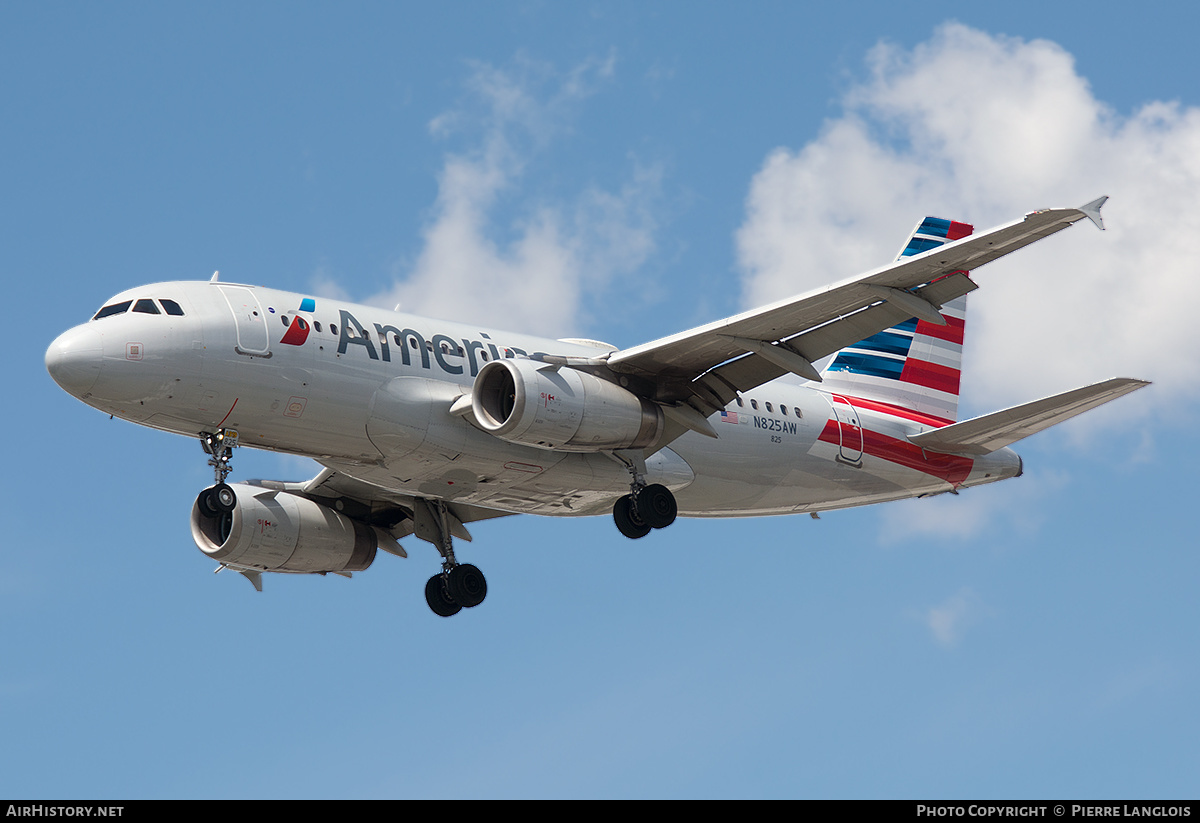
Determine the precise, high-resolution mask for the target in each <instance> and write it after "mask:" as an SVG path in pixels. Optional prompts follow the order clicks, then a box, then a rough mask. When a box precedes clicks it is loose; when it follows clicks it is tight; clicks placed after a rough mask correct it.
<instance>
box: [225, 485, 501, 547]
mask: <svg viewBox="0 0 1200 823" xmlns="http://www.w3.org/2000/svg"><path fill="white" fill-rule="evenodd" d="M248 482H249V484H250V485H256V486H261V487H263V488H267V489H274V490H276V491H286V492H291V493H292V494H298V495H300V496H302V497H307V498H309V499H310V500H313V501H316V502H319V503H322V504H324V505H326V506H331V507H332V508H334V509H336V510H337V511H340V512H343V513H344V514H346V515H347V516H349V517H353V518H354V519H356V520H361V521H362V522H364V523H369V524H371V525H372V526H377V527H379V528H381V529H383V530H385V531H387V532H388V533H390V534H391V535H392V537H394V538H396V539H397V540H399V539H400V538H402V537H406V536H408V535H410V534H413V533H414V532H415V533H416V534H417V536H418V537H422V539H425V537H424V536H423V534H422V533H423V532H425V531H426V529H427V527H429V526H431V523H430V520H431V518H436V517H437V516H438V513H437V512H436V511H431V509H430V504H429V502H428V500H426V499H425V498H420V497H414V496H412V495H407V494H402V493H400V492H396V491H392V490H390V489H387V488H384V487H382V486H377V485H375V484H374V483H368V482H366V481H364V480H359V479H357V478H355V477H352V476H351V475H350V474H347V473H345V472H343V471H339V470H337V469H334V468H329V467H326V468H324V469H322V471H321V473H320V474H318V475H317V476H316V477H314V478H313V479H312V480H308V481H305V482H303V483H288V482H284V481H279V480H252V481H248ZM445 506H446V515H447V517H446V520H447V525H448V527H449V530H450V533H451V534H452V535H453V536H454V537H457V538H459V539H460V540H466V541H468V542H469V541H470V540H471V533H470V532H469V531H467V527H466V525H465V524H467V523H474V522H476V521H479V520H491V519H492V518H495V517H508V516H509V515H510V514H511V513H510V512H503V511H498V510H496V509H488V508H484V507H483V506H473V505H469V504H466V503H455V502H453V501H446V503H445ZM385 548H387V547H385ZM387 550H388V551H391V552H392V553H393V554H400V555H401V556H405V554H404V550H403V549H400V548H399V546H396V547H395V549H393V548H388V549H387ZM397 550H398V551H397Z"/></svg>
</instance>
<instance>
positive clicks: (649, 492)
mask: <svg viewBox="0 0 1200 823" xmlns="http://www.w3.org/2000/svg"><path fill="white" fill-rule="evenodd" d="M637 511H638V516H639V517H640V518H641V520H642V522H644V523H645V524H646V525H647V526H649V527H650V528H652V529H665V528H666V527H667V526H669V525H671V524H672V523H674V522H675V515H677V514H678V513H679V506H678V504H677V503H676V502H675V495H673V494H671V490H670V489H668V488H667V487H666V486H663V485H660V484H658V483H655V484H653V485H650V486H647V487H646V488H644V489H642V490H641V491H640V492H638V498H637Z"/></svg>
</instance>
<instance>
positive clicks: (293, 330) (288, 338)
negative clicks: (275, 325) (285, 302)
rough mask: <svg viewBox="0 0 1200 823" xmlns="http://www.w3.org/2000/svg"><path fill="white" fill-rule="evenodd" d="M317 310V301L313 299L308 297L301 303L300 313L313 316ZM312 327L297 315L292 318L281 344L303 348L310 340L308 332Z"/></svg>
mask: <svg viewBox="0 0 1200 823" xmlns="http://www.w3.org/2000/svg"><path fill="white" fill-rule="evenodd" d="M316 310H317V301H316V300H313V299H312V298H311V297H306V298H304V299H303V300H301V301H300V311H302V312H308V313H309V314H312V313H313V312H315V311H316ZM310 329H311V325H310V324H309V322H308V321H307V320H305V319H304V318H303V317H301V316H300V315H299V314H296V315H294V316H293V317H292V322H291V323H290V324H289V325H288V329H287V331H286V332H284V334H283V339H282V340H280V341H279V342H280V343H286V344H287V345H289V346H302V345H304V341H305V340H307V339H308V332H309V330H310Z"/></svg>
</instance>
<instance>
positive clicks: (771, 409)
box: [767, 403, 775, 412]
mask: <svg viewBox="0 0 1200 823" xmlns="http://www.w3.org/2000/svg"><path fill="white" fill-rule="evenodd" d="M767 411H769V412H773V411H775V410H774V409H773V408H771V404H770V403H768V404H767Z"/></svg>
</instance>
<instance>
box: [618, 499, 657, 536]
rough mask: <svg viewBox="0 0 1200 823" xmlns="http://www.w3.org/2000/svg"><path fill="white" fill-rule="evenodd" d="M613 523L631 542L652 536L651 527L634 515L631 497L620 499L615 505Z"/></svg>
mask: <svg viewBox="0 0 1200 823" xmlns="http://www.w3.org/2000/svg"><path fill="white" fill-rule="evenodd" d="M613 521H614V522H615V523H616V524H617V530H618V531H620V532H621V534H623V535H625V536H626V537H628V538H629V539H630V540H637V539H638V538H639V537H645V536H646V535H648V534H650V527H649V526H647V525H646V524H645V523H643V522H642V520H641V518H639V517H638V516H637V515H636V514H634V511H633V497H632V496H631V495H628V494H627V495H625V496H624V497H620V498H618V499H617V502H616V503H614V504H613Z"/></svg>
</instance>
